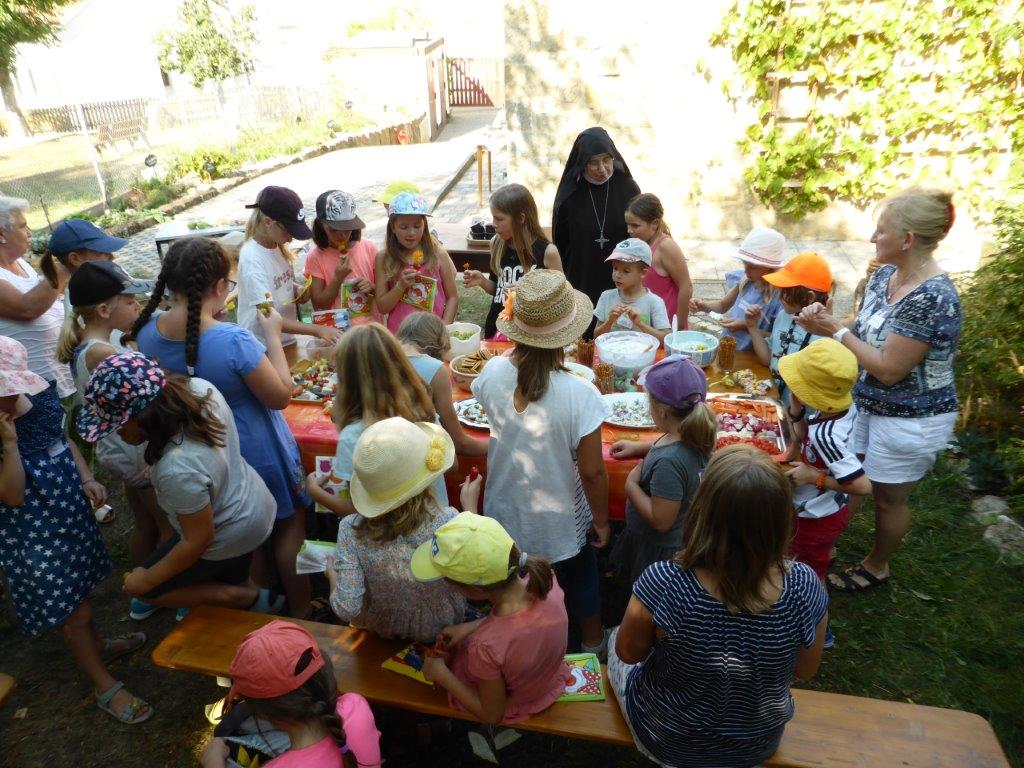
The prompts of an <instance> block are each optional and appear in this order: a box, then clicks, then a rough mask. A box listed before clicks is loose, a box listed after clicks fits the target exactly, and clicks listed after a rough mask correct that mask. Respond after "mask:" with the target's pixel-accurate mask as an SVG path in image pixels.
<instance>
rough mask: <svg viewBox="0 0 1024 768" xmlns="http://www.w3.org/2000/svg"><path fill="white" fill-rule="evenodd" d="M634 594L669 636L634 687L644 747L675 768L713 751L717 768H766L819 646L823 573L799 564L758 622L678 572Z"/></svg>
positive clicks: (633, 708)
mask: <svg viewBox="0 0 1024 768" xmlns="http://www.w3.org/2000/svg"><path fill="white" fill-rule="evenodd" d="M633 593H634V594H635V595H636V596H637V598H638V599H639V600H640V601H641V602H642V603H643V604H644V606H646V607H647V609H648V610H649V611H650V612H651V614H652V615H653V617H654V624H655V626H657V627H658V628H660V629H661V630H663V631H664V633H665V634H664V636H663V637H662V638H660V639H659V640H657V641H656V642H655V645H654V650H653V651H652V652H651V654H650V656H648V657H647V658H646V659H645V660H644V661H642V662H640V663H639V664H637V665H636V667H634V669H633V670H632V671H631V672H630V675H629V678H628V680H627V683H626V707H627V712H628V715H629V719H630V723H631V724H632V725H633V727H634V730H635V731H636V735H637V738H638V739H639V740H640V741H641V742H643V746H644V747H646V748H647V749H648V750H650V752H651V753H653V754H654V755H655V756H656V757H657V758H658V759H659V760H660V761H662V762H664V763H666V764H668V765H692V764H698V763H699V762H701V761H700V760H699V757H698V756H697V755H695V754H694V753H695V749H712V750H713V752H714V757H715V759H714V764H715V765H731V764H744V761H745V760H746V759H750V760H751V761H752V762H756V761H757V760H758V759H760V758H759V757H757V755H758V754H759V753H760V751H761V750H763V749H764V748H765V746H766V745H767V746H768V748H769V752H768V754H770V751H771V749H772V747H771V745H772V744H774V743H775V742H777V739H778V738H779V737H780V736H781V732H782V727H783V726H784V725H785V724H786V722H787V721H789V720H790V719H791V718H792V717H793V699H792V697H791V696H790V693H789V685H790V682H791V680H792V678H793V667H794V665H795V662H796V654H797V651H798V650H799V649H800V648H801V647H809V646H810V645H812V644H813V643H814V634H815V629H816V627H817V625H818V623H819V622H820V621H821V619H822V617H824V615H825V612H826V610H827V608H828V595H827V593H826V592H825V587H824V586H823V585H822V583H821V582H820V581H819V580H818V577H817V576H816V575H815V574H814V571H812V570H811V569H810V568H809V567H808V566H806V565H804V564H803V563H792V564H791V565H790V570H789V572H788V573H787V574H786V576H785V578H784V580H783V590H782V595H781V596H780V597H779V599H778V601H777V602H776V603H775V604H774V605H773V606H772V607H771V608H770V609H768V610H767V611H764V612H763V613H758V614H750V613H730V612H729V611H728V609H726V607H725V606H724V605H723V604H722V603H721V602H720V601H719V600H717V599H716V598H714V597H712V596H711V595H710V594H708V592H707V591H706V590H705V589H704V587H703V586H702V585H701V583H700V582H699V581H698V579H697V577H696V575H695V574H694V573H693V572H692V571H689V570H683V569H682V568H680V567H679V566H677V565H675V564H673V563H671V562H657V563H654V564H653V565H651V566H649V567H648V568H647V569H646V570H645V571H644V572H643V573H642V574H641V575H640V578H639V579H637V581H636V583H635V584H634V585H633ZM741 753H742V754H741ZM730 758H732V760H731V759H730ZM733 760H735V761H736V762H735V763H734V762H733Z"/></svg>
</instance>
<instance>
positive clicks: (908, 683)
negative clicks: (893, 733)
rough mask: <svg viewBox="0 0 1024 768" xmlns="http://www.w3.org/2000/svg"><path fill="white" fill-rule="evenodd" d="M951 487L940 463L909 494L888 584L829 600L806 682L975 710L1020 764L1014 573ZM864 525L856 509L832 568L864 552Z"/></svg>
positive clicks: (1023, 678) (1020, 675)
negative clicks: (814, 665)
mask: <svg viewBox="0 0 1024 768" xmlns="http://www.w3.org/2000/svg"><path fill="white" fill-rule="evenodd" d="M961 483H962V481H961V479H960V477H959V476H958V475H957V473H956V472H955V471H954V469H953V467H952V466H951V463H950V462H947V461H940V462H939V465H938V466H937V467H936V469H935V471H934V472H933V473H932V475H930V476H929V477H928V478H927V479H926V480H925V481H924V482H923V483H921V485H920V486H919V487H918V489H917V491H916V492H915V493H914V495H913V497H912V498H911V504H912V507H913V511H914V525H913V528H912V529H911V531H910V534H909V535H908V537H907V539H906V541H905V542H904V546H903V548H902V549H901V550H900V552H899V553H898V554H897V556H896V558H895V560H894V561H893V574H894V580H893V582H892V583H891V585H890V586H883V587H880V588H878V589H876V590H873V591H871V592H866V593H862V594H854V595H836V594H835V593H833V595H832V608H831V613H832V628H833V631H834V632H835V634H836V647H835V649H833V650H832V651H828V652H826V656H825V663H824V664H822V667H821V671H820V672H819V673H818V675H817V676H816V677H815V678H814V679H813V680H812V681H811V685H810V687H812V688H816V689H818V690H824V691H836V692H840V693H849V694H854V695H857V696H869V697H871V698H878V699H893V700H900V701H910V702H913V703H916V704H930V705H933V706H938V707H953V708H956V709H963V710H967V711H969V712H976V713H977V714H980V715H982V716H983V717H985V718H988V719H989V720H990V721H991V722H992V725H993V726H994V727H995V730H996V735H997V736H998V737H999V740H1000V741H1001V742H1002V744H1003V747H1004V749H1005V750H1006V752H1007V754H1008V755H1009V756H1010V759H1011V762H1013V763H1014V764H1015V765H1024V710H1022V707H1021V704H1022V701H1024V696H1022V692H1024V580H1022V579H1021V576H1022V574H1024V569H1022V568H1020V567H1013V566H1009V565H1005V564H1003V563H1001V562H999V559H998V555H997V553H996V551H995V550H994V549H992V548H991V547H990V546H989V545H988V544H986V543H985V542H984V541H983V540H982V537H981V533H982V530H981V528H980V527H979V526H977V525H975V524H974V523H973V522H971V519H970V516H969V508H970V494H969V493H968V492H967V491H966V490H965V489H964V488H963V486H962V484H961ZM871 518H872V511H871V509H870V505H865V509H864V510H863V511H862V512H861V514H860V515H859V516H858V518H857V519H855V520H853V521H852V522H851V524H850V527H849V529H848V530H847V531H846V533H845V534H844V535H843V537H842V538H841V539H840V542H839V543H840V555H839V560H840V562H846V563H852V562H856V559H857V558H858V557H859V556H861V555H862V554H863V553H864V552H866V551H867V548H868V546H869V543H870V535H871V530H872V524H871Z"/></svg>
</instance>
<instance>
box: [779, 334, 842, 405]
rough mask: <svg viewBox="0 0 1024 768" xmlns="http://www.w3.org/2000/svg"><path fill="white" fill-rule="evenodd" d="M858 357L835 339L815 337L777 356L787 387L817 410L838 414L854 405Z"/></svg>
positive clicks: (781, 374) (780, 371) (780, 373)
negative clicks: (789, 352)
mask: <svg viewBox="0 0 1024 768" xmlns="http://www.w3.org/2000/svg"><path fill="white" fill-rule="evenodd" d="M858 372H859V371H858V368H857V356H856V355H854V354H853V352H851V351H850V350H848V349H847V348H846V347H844V346H843V345H842V344H840V343H839V342H838V341H836V340H835V339H818V340H817V341H814V342H812V343H810V344H808V345H807V346H806V347H804V348H803V349H801V350H800V351H799V352H794V353H793V354H791V355H786V356H785V357H783V358H780V359H779V375H780V376H782V380H783V381H785V382H786V386H788V387H789V388H790V390H792V392H793V394H795V395H796V396H797V397H799V398H800V400H802V401H803V402H804V403H806V404H807V405H809V406H811V408H814V409H815V410H817V411H824V412H825V413H837V412H839V411H845V410H846V409H847V408H849V407H850V406H851V405H852V404H853V395H852V392H853V385H854V384H855V383H856V381H857V375H858Z"/></svg>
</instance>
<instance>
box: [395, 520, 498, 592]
mask: <svg viewBox="0 0 1024 768" xmlns="http://www.w3.org/2000/svg"><path fill="white" fill-rule="evenodd" d="M514 544H515V542H514V541H512V537H511V536H509V535H508V533H506V532H505V529H504V528H502V527H501V523H499V522H498V521H497V520H494V519H493V518H490V517H484V516H483V515H477V514H474V513H473V512H460V513H459V514H458V515H456V517H455V519H454V520H451V521H449V522H447V523H445V524H444V525H442V526H441V527H440V528H438V529H437V531H436V533H434V537H433V538H432V539H431V540H430V541H425V542H423V543H422V544H420V545H419V546H418V547H417V548H416V551H415V552H413V553H412V560H411V562H410V563H409V566H410V568H411V569H412V575H413V576H414V577H415V578H416V579H417V580H418V581H436V580H437V579H441V578H445V579H451V580H452V581H457V582H458V583H459V584H469V585H472V586H477V587H482V586H488V585H490V584H498V583H500V582H502V581H505V579H507V578H508V577H509V574H510V573H512V571H513V570H515V568H514V566H509V564H508V559H509V553H510V552H511V551H512V546H513V545H514Z"/></svg>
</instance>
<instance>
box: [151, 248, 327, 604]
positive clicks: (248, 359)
mask: <svg viewBox="0 0 1024 768" xmlns="http://www.w3.org/2000/svg"><path fill="white" fill-rule="evenodd" d="M230 269H231V265H230V262H229V261H228V257H227V255H226V254H225V253H224V250H223V248H221V246H220V245H219V244H218V243H217V241H215V240H211V239H209V238H199V237H191V238H185V239H183V240H178V241H177V242H175V243H174V245H172V246H171V248H170V250H169V251H168V252H167V256H166V257H165V258H164V262H163V269H161V271H160V275H159V277H158V278H157V284H156V286H155V288H154V290H153V297H152V298H151V299H150V302H149V304H148V305H147V306H146V308H145V309H144V310H143V311H142V314H141V315H140V316H139V319H138V320H137V321H136V322H135V326H134V328H133V329H132V333H133V335H134V337H135V339H136V341H137V343H138V345H139V350H140V351H141V352H143V353H144V354H146V355H149V356H151V357H153V358H156V359H158V360H159V361H160V365H161V366H162V367H163V368H164V369H165V370H167V371H173V372H176V373H187V374H188V375H189V376H198V377H200V378H203V379H206V380H207V381H210V382H212V383H213V385H214V386H216V387H217V389H218V390H220V392H221V394H223V395H224V398H225V399H226V400H227V402H228V404H229V405H230V406H231V411H232V413H234V416H235V425H236V427H237V428H238V436H239V438H240V442H241V447H242V457H243V458H244V459H245V460H246V461H247V462H248V463H249V464H250V465H251V466H252V467H253V468H254V469H255V470H256V471H257V472H258V473H259V475H260V477H262V478H263V480H264V482H266V484H267V487H268V488H269V489H270V492H271V494H273V496H274V499H275V501H276V502H277V519H276V522H275V523H274V531H273V534H272V536H271V541H272V542H273V554H274V560H275V562H276V565H277V572H278V575H279V576H280V578H281V582H282V584H283V587H284V591H285V594H286V595H287V597H288V608H289V612H290V613H291V615H292V616H295V617H296V618H305V617H307V616H308V615H309V613H310V587H309V579H308V577H305V576H299V575H297V574H296V573H295V555H296V554H297V553H298V551H299V547H301V546H302V542H303V540H304V539H305V531H306V528H305V511H306V508H307V507H308V506H309V504H310V499H309V496H308V495H307V493H306V491H305V488H304V486H303V482H302V480H303V473H302V465H301V462H300V459H299V448H298V446H297V445H296V443H295V438H294V437H292V434H291V432H290V431H289V429H288V425H287V424H286V423H285V420H284V417H283V416H282V415H281V412H280V411H281V409H283V408H285V407H286V406H287V405H288V401H289V398H290V396H291V390H292V377H291V372H290V371H289V370H288V364H287V362H286V361H285V356H284V348H283V347H282V345H281V327H282V323H281V315H279V314H278V313H277V311H276V310H273V309H272V310H271V311H270V313H269V315H268V316H266V317H264V316H263V315H262V314H260V316H259V323H260V325H261V327H262V330H263V334H264V337H265V338H266V346H264V345H263V344H262V343H261V342H260V341H258V340H257V339H256V337H255V336H253V334H252V333H251V332H249V331H248V330H246V329H244V328H242V327H240V326H237V325H234V324H233V323H222V322H220V321H219V320H217V317H218V316H219V315H220V314H221V313H222V312H223V310H224V302H225V297H226V296H227V295H228V293H229V292H230V291H231V290H232V289H233V288H234V284H233V281H232V280H230V279H229V277H228V274H229V272H230ZM165 290H166V291H167V292H168V293H169V294H170V302H171V308H170V309H169V310H168V311H167V312H163V313H161V314H159V315H157V316H154V315H153V312H154V310H155V309H156V307H157V304H158V303H159V301H160V297H161V296H162V295H163V294H164V291H165Z"/></svg>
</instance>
